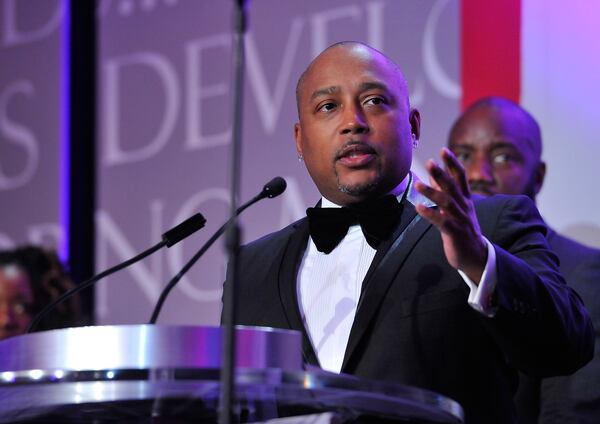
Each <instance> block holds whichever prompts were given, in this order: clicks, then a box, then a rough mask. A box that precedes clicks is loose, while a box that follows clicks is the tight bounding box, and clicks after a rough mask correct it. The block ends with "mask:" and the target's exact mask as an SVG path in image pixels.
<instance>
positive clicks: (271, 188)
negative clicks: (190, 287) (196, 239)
mask: <svg viewBox="0 0 600 424" xmlns="http://www.w3.org/2000/svg"><path fill="white" fill-rule="evenodd" d="M286 187H287V183H286V182H285V180H284V179H283V178H281V177H275V178H273V179H272V180H271V181H269V182H268V183H267V184H265V186H264V187H263V189H262V191H261V192H260V193H258V194H257V195H256V196H254V197H253V198H252V199H251V200H249V201H248V202H246V203H244V204H243V205H242V206H240V207H239V208H237V210H236V212H235V215H234V216H232V217H230V218H229V219H228V220H227V221H226V222H225V223H224V224H223V225H221V227H220V228H219V229H218V230H217V231H216V232H215V233H214V234H213V235H212V236H211V238H209V239H208V240H207V242H206V243H204V245H203V246H202V247H201V248H200V250H198V251H197V252H196V254H195V255H194V256H192V258H191V259H190V260H189V261H188V262H187V263H186V264H185V265H184V266H183V268H181V270H180V271H179V272H178V273H177V275H175V277H173V278H172V279H171V281H169V283H168V284H167V285H166V286H165V288H164V289H163V291H162V292H161V294H160V297H159V298H158V301H157V302H156V306H155V307H154V311H152V316H151V317H150V320H149V321H148V324H156V320H157V319H158V315H159V314H160V310H161V309H162V306H163V304H164V303H165V300H166V299H167V296H168V295H169V293H170V292H171V290H173V288H174V287H175V285H176V284H177V283H178V282H179V280H181V278H182V277H183V276H184V275H185V273H186V272H188V271H189V270H190V268H191V267H192V266H194V264H195V263H196V262H197V261H198V259H200V257H201V256H202V255H204V253H205V252H206V251H207V250H208V249H209V248H210V246H212V245H213V243H214V242H215V241H216V240H217V239H218V238H219V237H220V236H221V234H223V233H224V232H225V230H226V229H227V226H228V225H229V224H230V223H231V221H232V220H233V219H234V218H235V217H236V216H238V215H239V214H241V213H242V212H243V211H245V210H246V209H247V208H248V207H250V206H252V205H253V204H255V203H256V202H258V201H259V200H261V199H264V198H265V197H268V198H270V199H272V198H273V197H277V196H279V195H280V194H281V193H283V192H284V191H285V189H286Z"/></svg>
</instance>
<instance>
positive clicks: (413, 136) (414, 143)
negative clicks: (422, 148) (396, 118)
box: [411, 133, 419, 149]
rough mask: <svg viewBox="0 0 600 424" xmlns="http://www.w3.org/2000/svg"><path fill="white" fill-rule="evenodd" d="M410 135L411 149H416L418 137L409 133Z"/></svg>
mask: <svg viewBox="0 0 600 424" xmlns="http://www.w3.org/2000/svg"><path fill="white" fill-rule="evenodd" d="M411 136H412V139H413V141H412V145H413V149H416V148H417V147H418V146H419V139H418V138H417V136H416V135H415V134H414V133H413V134H411Z"/></svg>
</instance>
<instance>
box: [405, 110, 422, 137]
mask: <svg viewBox="0 0 600 424" xmlns="http://www.w3.org/2000/svg"><path fill="white" fill-rule="evenodd" d="M408 122H410V132H411V133H413V134H414V135H415V140H418V139H419V138H420V137H421V114H420V113H419V111H418V110H417V109H411V110H410V113H409V114H408Z"/></svg>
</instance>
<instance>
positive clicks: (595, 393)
mask: <svg viewBox="0 0 600 424" xmlns="http://www.w3.org/2000/svg"><path fill="white" fill-rule="evenodd" d="M448 147H449V148H450V150H452V152H454V154H455V155H456V157H457V158H458V159H459V160H460V161H461V162H462V164H463V166H464V168H465V172H466V176H467V181H468V182H469V186H470V188H471V191H472V192H473V193H479V194H482V195H484V196H489V195H493V194H499V193H501V194H524V195H527V196H529V197H530V198H531V199H532V200H533V201H535V197H536V195H537V194H538V193H539V192H540V190H541V188H542V184H543V182H544V177H545V175H546V165H545V163H544V162H543V161H542V157H541V156H542V137H541V131H540V127H539V125H538V123H537V122H536V121H535V119H534V118H533V117H532V116H531V115H530V114H529V113H528V112H527V111H526V110H525V109H523V108H522V107H520V106H519V105H517V104H515V103H513V102H511V101H510V100H507V99H504V98H502V97H488V98H484V99H481V100H478V101H476V102H475V103H473V104H472V105H471V106H470V107H469V108H468V109H467V110H466V111H465V112H464V113H463V114H462V115H461V116H460V117H459V118H458V119H457V120H456V122H455V123H454V125H453V127H452V130H451V132H450V136H449V140H448ZM547 240H548V242H549V244H550V247H551V248H552V250H553V251H554V252H555V253H556V255H557V256H558V258H559V261H560V271H561V272H562V274H563V275H564V277H565V280H566V281H567V284H568V285H570V286H571V287H573V288H574V289H575V290H576V291H577V293H578V294H579V295H581V297H582V299H583V301H584V302H585V305H586V307H587V309H588V311H589V313H590V316H591V317H592V320H593V323H594V326H595V328H596V349H595V350H596V352H595V355H594V358H593V360H592V361H591V362H590V363H588V364H587V365H586V366H585V367H583V368H582V369H580V370H579V371H577V372H576V373H574V374H573V375H570V376H560V377H553V378H545V379H543V380H541V381H540V379H539V378H536V377H535V376H528V375H526V374H522V375H521V376H520V377H521V378H520V380H521V381H520V384H519V389H518V391H517V395H516V398H515V399H516V404H517V415H518V417H519V422H520V423H523V424H524V423H542V424H550V423H556V424H565V423H578V424H586V423H589V424H593V423H597V422H599V421H600V385H599V384H598V383H599V382H600V337H599V336H600V250H598V249H592V248H589V247H587V246H584V245H582V244H580V243H577V242H576V241H574V240H571V239H569V238H567V237H564V236H562V235H560V234H558V233H557V232H556V231H554V230H552V229H549V231H548V236H547Z"/></svg>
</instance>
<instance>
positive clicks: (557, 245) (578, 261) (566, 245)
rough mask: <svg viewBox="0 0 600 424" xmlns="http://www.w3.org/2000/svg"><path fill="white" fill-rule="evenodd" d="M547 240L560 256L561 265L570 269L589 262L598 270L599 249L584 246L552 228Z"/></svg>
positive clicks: (599, 260) (599, 265)
mask: <svg viewBox="0 0 600 424" xmlns="http://www.w3.org/2000/svg"><path fill="white" fill-rule="evenodd" d="M548 242H549V243H550V246H551V247H552V249H553V250H554V251H555V252H556V254H557V255H558V257H559V258H560V262H561V267H566V268H568V269H571V268H577V267H580V266H583V265H584V264H589V265H594V267H595V268H598V270H599V272H600V249H596V248H593V247H590V246H586V245H585V244H582V243H579V242H578V241H576V240H574V239H572V238H569V237H566V236H564V235H562V234H560V233H557V232H556V231H554V230H553V229H550V230H549V234H548Z"/></svg>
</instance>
